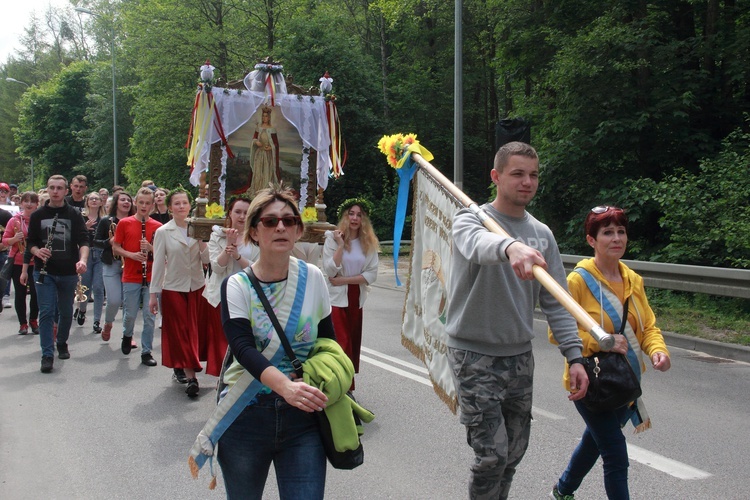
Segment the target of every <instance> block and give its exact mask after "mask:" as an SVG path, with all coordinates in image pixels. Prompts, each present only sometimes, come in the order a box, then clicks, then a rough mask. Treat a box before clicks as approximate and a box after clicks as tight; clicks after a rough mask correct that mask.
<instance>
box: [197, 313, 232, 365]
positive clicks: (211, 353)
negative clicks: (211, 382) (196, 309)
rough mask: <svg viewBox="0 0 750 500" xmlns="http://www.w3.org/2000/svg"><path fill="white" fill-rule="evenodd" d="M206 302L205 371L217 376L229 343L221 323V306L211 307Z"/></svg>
mask: <svg viewBox="0 0 750 500" xmlns="http://www.w3.org/2000/svg"><path fill="white" fill-rule="evenodd" d="M206 304H207V307H206V319H207V321H206V357H205V360H206V373H208V374H209V375H213V376H215V377H218V376H219V375H220V374H221V365H222V364H223V363H224V356H225V355H226V353H227V346H228V345H229V344H228V343H227V337H226V335H224V327H223V326H222V324H221V306H216V307H211V304H209V303H208V302H206ZM201 359H203V358H201Z"/></svg>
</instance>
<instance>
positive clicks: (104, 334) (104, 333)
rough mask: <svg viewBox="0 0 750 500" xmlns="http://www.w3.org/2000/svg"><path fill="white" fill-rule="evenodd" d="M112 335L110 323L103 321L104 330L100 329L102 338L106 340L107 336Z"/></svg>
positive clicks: (107, 339)
mask: <svg viewBox="0 0 750 500" xmlns="http://www.w3.org/2000/svg"><path fill="white" fill-rule="evenodd" d="M110 335H112V323H104V330H102V340H103V341H105V342H107V341H109V337H110Z"/></svg>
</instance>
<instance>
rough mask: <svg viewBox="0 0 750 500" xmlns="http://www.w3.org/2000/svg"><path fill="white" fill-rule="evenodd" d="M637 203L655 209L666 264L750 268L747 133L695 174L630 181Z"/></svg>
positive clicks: (749, 145) (738, 133) (749, 149)
mask: <svg viewBox="0 0 750 500" xmlns="http://www.w3.org/2000/svg"><path fill="white" fill-rule="evenodd" d="M632 186H633V188H634V189H636V190H638V192H639V193H640V195H641V197H642V198H643V199H646V200H651V201H653V202H655V203H657V204H658V205H659V207H660V209H661V211H662V213H663V216H662V217H661V218H660V219H659V224H660V225H661V227H662V228H663V229H664V230H665V231H666V232H667V233H668V234H669V235H670V238H669V243H668V244H667V245H665V246H664V248H663V249H661V250H660V251H659V252H658V253H656V254H655V258H656V259H658V260H661V261H664V262H674V263H684V264H697V265H718V266H722V267H740V268H749V267H750V226H749V225H748V224H747V221H748V220H750V206H749V205H748V199H750V133H747V132H742V131H740V130H737V131H735V132H733V133H731V134H730V135H729V136H728V137H727V139H726V140H725V141H724V142H723V147H722V150H721V152H720V153H719V155H718V156H717V157H715V158H713V159H710V160H704V161H702V162H701V163H700V165H699V171H698V173H697V174H693V173H689V172H686V171H678V172H677V173H675V174H674V175H670V176H667V177H666V178H665V179H664V180H662V181H661V182H658V183H655V182H653V181H644V180H641V181H634V182H633V183H632Z"/></svg>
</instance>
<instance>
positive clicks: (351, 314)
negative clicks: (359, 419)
mask: <svg viewBox="0 0 750 500" xmlns="http://www.w3.org/2000/svg"><path fill="white" fill-rule="evenodd" d="M370 213H372V204H371V203H370V202H369V201H367V200H366V199H364V198H350V199H348V200H346V201H344V202H343V203H342V204H341V206H340V207H339V211H338V216H339V224H338V228H337V229H336V230H335V231H326V240H325V245H324V246H323V272H324V273H325V274H326V276H327V277H328V292H329V293H330V295H331V306H332V307H333V312H332V313H331V315H332V318H333V326H334V330H335V332H336V339H337V340H338V342H339V344H340V345H341V347H342V348H343V349H344V352H345V353H346V354H347V355H348V356H349V359H351V360H352V363H353V364H354V371H355V373H359V354H360V350H361V347H362V307H363V306H364V304H365V300H366V299H367V294H368V292H369V290H370V285H371V284H372V283H374V282H375V280H376V279H377V277H378V251H379V250H380V244H379V242H378V238H377V236H375V232H374V231H373V229H372V223H370ZM351 389H352V390H354V382H352V387H351Z"/></svg>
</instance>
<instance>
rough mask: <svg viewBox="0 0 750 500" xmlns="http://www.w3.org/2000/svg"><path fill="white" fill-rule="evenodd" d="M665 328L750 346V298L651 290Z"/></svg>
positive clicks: (652, 305) (660, 321)
mask: <svg viewBox="0 0 750 500" xmlns="http://www.w3.org/2000/svg"><path fill="white" fill-rule="evenodd" d="M648 296H649V304H650V305H651V307H652V308H653V310H654V313H655V314H656V318H657V325H658V326H659V327H660V328H661V329H662V330H667V331H671V332H680V333H681V334H684V335H693V336H696V337H701V338H706V339H709V340H716V341H719V342H730V343H737V344H742V345H750V300H747V299H738V298H731V297H716V296H713V295H705V294H700V293H689V292H676V291H671V290H660V289H652V288H649V289H648Z"/></svg>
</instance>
